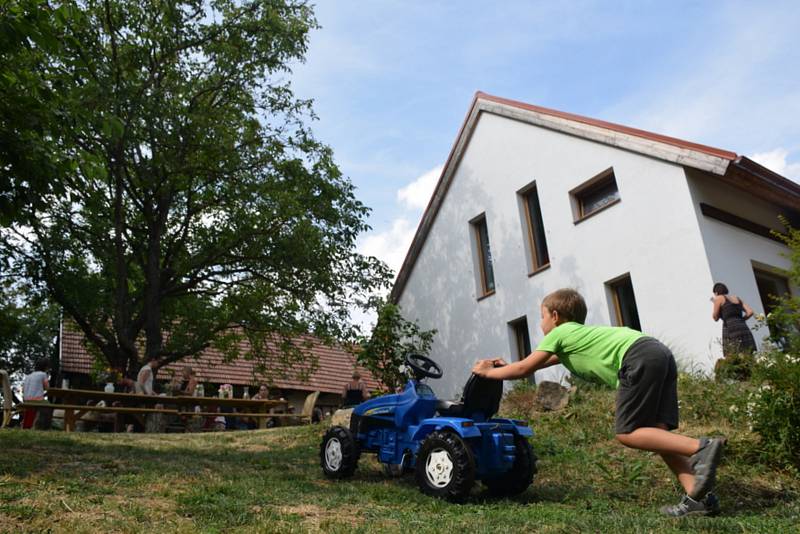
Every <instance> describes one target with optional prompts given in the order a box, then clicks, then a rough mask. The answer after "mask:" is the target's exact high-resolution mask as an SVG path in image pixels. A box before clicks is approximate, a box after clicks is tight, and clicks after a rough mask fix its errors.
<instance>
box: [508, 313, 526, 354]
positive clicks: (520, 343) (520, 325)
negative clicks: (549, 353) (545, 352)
mask: <svg viewBox="0 0 800 534" xmlns="http://www.w3.org/2000/svg"><path fill="white" fill-rule="evenodd" d="M508 326H509V328H510V329H511V335H512V337H513V340H512V345H513V346H514V350H515V351H516V355H517V360H524V359H525V358H527V357H528V354H530V353H531V337H530V335H529V334H528V320H527V319H526V318H525V317H522V318H520V319H517V320H516V321H511V322H510V323H508Z"/></svg>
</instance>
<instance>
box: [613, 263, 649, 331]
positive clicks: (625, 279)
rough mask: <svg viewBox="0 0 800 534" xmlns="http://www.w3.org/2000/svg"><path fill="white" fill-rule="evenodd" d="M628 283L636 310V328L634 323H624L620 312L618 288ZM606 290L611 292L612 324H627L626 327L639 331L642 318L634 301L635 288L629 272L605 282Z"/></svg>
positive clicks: (620, 303) (620, 304)
mask: <svg viewBox="0 0 800 534" xmlns="http://www.w3.org/2000/svg"><path fill="white" fill-rule="evenodd" d="M625 283H628V284H630V287H631V296H632V297H633V307H634V309H635V311H636V322H638V323H639V325H638V328H636V327H635V326H634V325H630V324H625V321H624V317H623V313H622V302H621V299H620V295H619V288H620V287H621V286H622V285H623V284H625ZM605 286H606V288H607V290H608V291H609V292H610V293H611V305H612V311H613V312H614V323H615V324H614V326H627V327H628V328H632V329H634V330H638V331H639V332H641V331H642V318H641V316H640V315H639V305H638V304H637V303H636V290H635V289H634V287H633V279H632V278H631V273H629V272H628V273H625V274H623V275H620V276H617V277H616V278H613V279H611V280H609V281H608V282H606V283H605Z"/></svg>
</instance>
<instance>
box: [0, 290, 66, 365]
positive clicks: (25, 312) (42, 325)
mask: <svg viewBox="0 0 800 534" xmlns="http://www.w3.org/2000/svg"><path fill="white" fill-rule="evenodd" d="M1 287H2V291H0V369H3V370H5V371H8V373H9V374H10V375H12V376H13V375H14V374H18V375H21V374H25V373H30V372H31V371H33V366H34V364H35V363H36V361H37V360H39V359H41V358H52V357H53V356H54V355H55V349H56V339H57V336H58V327H59V320H60V315H59V310H58V307H57V306H54V305H52V303H50V302H48V301H47V299H46V297H45V296H43V295H31V294H30V291H28V290H26V288H23V287H20V284H14V283H11V281H9V280H5V281H3V282H2V286H1ZM54 363H57V362H54Z"/></svg>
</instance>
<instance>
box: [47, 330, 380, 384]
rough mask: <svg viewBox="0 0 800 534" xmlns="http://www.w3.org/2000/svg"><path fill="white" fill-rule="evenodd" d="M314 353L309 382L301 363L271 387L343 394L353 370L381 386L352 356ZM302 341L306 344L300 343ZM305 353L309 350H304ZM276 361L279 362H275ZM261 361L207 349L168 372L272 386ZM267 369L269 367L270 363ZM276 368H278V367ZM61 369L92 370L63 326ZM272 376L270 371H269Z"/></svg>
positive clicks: (318, 348) (315, 346) (322, 348)
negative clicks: (192, 372) (260, 367)
mask: <svg viewBox="0 0 800 534" xmlns="http://www.w3.org/2000/svg"><path fill="white" fill-rule="evenodd" d="M306 339H308V340H309V341H311V348H310V350H311V352H312V353H313V354H314V356H316V357H317V369H316V370H315V371H314V372H313V373H311V374H310V376H308V380H307V381H303V380H302V379H300V378H299V377H298V376H297V375H298V374H301V373H302V371H304V370H305V371H307V370H308V369H309V364H307V363H302V364H299V365H294V366H293V372H292V373H291V374H292V375H295V376H285V377H284V376H278V375H277V373H273V375H274V376H272V380H271V385H272V386H274V387H277V388H281V389H297V390H304V391H320V392H327V393H341V391H342V389H343V388H344V385H345V384H346V383H347V382H348V381H349V380H350V379H351V376H352V373H353V369H354V368H355V369H357V370H358V372H359V373H360V374H361V377H362V380H363V381H364V382H365V383H366V385H367V387H368V388H369V389H371V390H374V389H378V388H379V387H380V384H379V382H378V381H377V380H376V379H375V378H374V377H373V376H372V375H371V374H370V372H369V371H367V370H366V369H364V368H363V367H361V366H357V365H355V357H354V356H353V355H352V354H350V353H349V352H347V351H345V350H343V349H340V348H334V347H329V346H327V345H323V344H322V343H320V342H318V341H314V340H313V339H312V338H310V337H309V338H306ZM301 341H303V340H301ZM240 349H241V350H242V352H246V351H247V350H248V349H249V344H248V343H247V342H246V341H245V342H243V343H241V344H240ZM303 350H306V349H303ZM276 361H277V359H276ZM259 363H261V362H260V361H256V360H245V359H243V358H238V359H236V360H233V361H231V362H225V361H224V358H223V355H222V353H221V352H220V351H218V350H215V349H206V350H205V351H203V352H202V353H201V354H200V356H199V357H198V358H197V359H195V358H193V357H187V358H184V359H183V360H182V361H180V362H177V363H172V364H169V365H168V366H167V367H166V369H167V370H172V371H174V372H180V370H181V369H182V368H183V367H185V366H187V365H189V366H191V367H192V368H193V369H194V370H195V372H196V373H197V376H198V377H200V380H201V381H202V382H211V383H214V384H236V385H250V386H252V385H255V384H258V383H259V382H270V381H268V380H266V379H265V378H266V377H265V376H264V375H263V374H260V373H257V372H256V367H257V366H258V364H259ZM266 363H267V367H269V365H268V364H269V362H266ZM276 365H277V364H276ZM61 369H62V370H63V371H66V372H69V373H83V374H89V373H90V372H91V369H92V356H91V355H90V354H89V352H88V351H87V349H86V346H85V338H84V336H83V334H82V333H81V332H79V331H77V330H75V329H73V328H69V327H68V325H67V323H65V324H64V328H63V332H62V335H61ZM267 374H268V375H269V374H270V373H269V371H267ZM168 376H169V375H168V374H167V373H164V372H163V371H162V372H159V374H158V377H157V378H158V379H159V380H165V379H167V378H168Z"/></svg>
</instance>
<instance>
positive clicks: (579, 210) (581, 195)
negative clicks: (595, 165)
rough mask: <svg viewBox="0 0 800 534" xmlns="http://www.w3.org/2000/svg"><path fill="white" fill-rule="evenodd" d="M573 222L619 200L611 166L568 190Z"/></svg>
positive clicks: (579, 220)
mask: <svg viewBox="0 0 800 534" xmlns="http://www.w3.org/2000/svg"><path fill="white" fill-rule="evenodd" d="M569 194H570V198H571V199H572V210H573V216H574V219H575V223H576V224H577V223H579V222H581V221H582V220H584V219H586V218H587V217H590V216H592V215H594V214H596V213H598V212H600V211H602V210H604V209H606V208H608V207H610V206H613V205H614V204H616V203H618V202H619V201H620V196H619V189H618V188H617V179H616V178H615V177H614V169H613V167H609V168H608V169H606V170H605V171H603V172H601V173H600V174H598V175H597V176H595V177H593V178H591V179H589V180H588V181H586V182H584V183H583V184H581V185H579V186H578V187H576V188H575V189H573V190H572V191H570V192H569Z"/></svg>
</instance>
